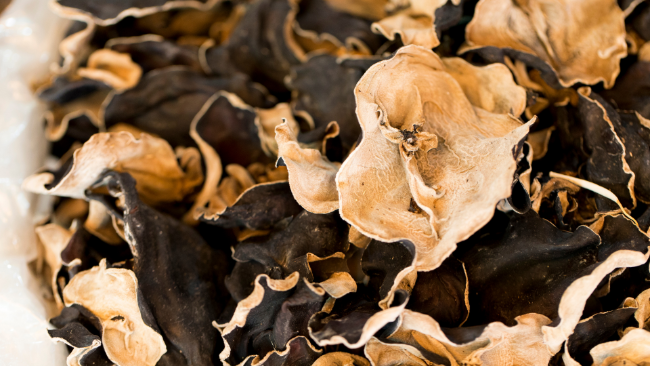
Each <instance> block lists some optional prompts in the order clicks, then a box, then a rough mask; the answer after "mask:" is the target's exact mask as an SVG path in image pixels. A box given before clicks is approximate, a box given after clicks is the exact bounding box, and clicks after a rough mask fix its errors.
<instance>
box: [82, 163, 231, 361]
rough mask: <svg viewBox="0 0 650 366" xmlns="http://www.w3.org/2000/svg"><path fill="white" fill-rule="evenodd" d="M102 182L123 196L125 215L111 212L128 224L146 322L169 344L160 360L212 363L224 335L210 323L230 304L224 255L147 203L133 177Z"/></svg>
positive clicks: (106, 178) (118, 175)
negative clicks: (140, 197) (139, 192)
mask: <svg viewBox="0 0 650 366" xmlns="http://www.w3.org/2000/svg"><path fill="white" fill-rule="evenodd" d="M99 182H103V183H104V184H106V186H107V187H108V188H109V191H110V192H112V193H113V194H119V195H121V196H122V197H123V198H124V209H123V211H122V212H120V211H119V210H116V208H114V207H109V210H111V211H112V212H116V214H117V215H120V216H122V218H123V220H124V226H125V227H124V231H125V235H126V238H127V241H128V243H129V245H130V246H131V249H132V252H133V258H134V263H133V271H134V272H135V275H136V277H137V279H138V286H139V290H140V291H141V293H142V295H143V299H142V301H143V305H141V306H140V310H141V312H142V314H143V319H144V321H145V323H146V324H147V325H149V326H150V327H152V328H153V329H159V330H160V331H159V333H160V334H162V336H163V339H164V340H165V344H166V345H167V353H166V354H165V355H163V356H162V358H161V360H160V362H162V363H163V364H176V365H178V364H187V365H212V364H213V363H214V362H216V359H213V357H215V356H216V354H218V353H219V351H220V349H219V347H218V344H219V339H220V337H219V333H218V331H217V330H216V329H215V328H214V327H212V325H211V322H212V321H213V320H215V319H217V317H218V316H219V314H220V313H221V311H222V310H223V308H224V306H225V304H226V302H227V301H228V293H227V290H226V288H225V286H224V285H223V283H224V277H225V273H226V271H227V270H228V263H227V258H226V256H225V254H224V253H222V252H218V251H215V250H213V249H212V248H211V247H210V246H209V245H208V244H206V243H205V241H204V240H203V239H202V238H201V236H200V235H199V234H198V233H197V232H196V231H194V229H192V228H190V227H189V226H186V225H184V224H183V223H181V222H179V221H177V220H175V219H174V218H172V217H169V216H166V215H164V214H161V213H159V212H157V211H155V210H154V209H152V208H151V207H149V206H147V205H145V204H144V203H142V202H141V201H140V199H139V197H138V194H137V191H136V189H135V184H136V182H135V180H134V179H133V178H132V177H131V176H130V175H129V174H128V173H116V172H112V171H109V172H106V173H105V175H104V176H103V177H102V179H100V180H99ZM91 198H94V199H96V198H97V196H94V195H92V196H91ZM100 202H102V203H106V199H103V200H100ZM148 309H150V314H151V316H148V315H147V314H149V311H148Z"/></svg>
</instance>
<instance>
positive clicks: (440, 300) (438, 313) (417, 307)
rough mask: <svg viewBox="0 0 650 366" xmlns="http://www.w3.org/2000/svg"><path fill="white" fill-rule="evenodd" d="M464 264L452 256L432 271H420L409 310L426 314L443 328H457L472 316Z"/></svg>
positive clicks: (409, 303)
mask: <svg viewBox="0 0 650 366" xmlns="http://www.w3.org/2000/svg"><path fill="white" fill-rule="evenodd" d="M467 288H468V283H467V274H466V273H465V267H464V264H463V263H462V262H461V261H459V260H458V259H456V258H454V257H449V258H447V259H445V261H444V262H442V265H441V266H440V267H438V268H436V269H435V270H433V271H430V272H419V273H418V279H417V281H416V282H415V286H414V287H413V291H411V298H410V300H409V302H408V304H407V305H406V308H407V309H411V310H414V311H417V312H419V313H422V314H427V315H429V316H431V317H432V318H433V319H435V320H436V321H437V322H438V323H439V324H440V326H441V327H458V326H460V325H461V324H462V323H463V322H464V321H465V320H466V319H467V317H468V316H469V308H468V304H467V303H466V296H465V291H466V290H467Z"/></svg>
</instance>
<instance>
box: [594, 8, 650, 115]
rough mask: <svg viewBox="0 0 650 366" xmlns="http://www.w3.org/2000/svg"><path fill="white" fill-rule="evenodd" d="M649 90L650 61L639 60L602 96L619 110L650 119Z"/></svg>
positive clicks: (602, 93) (603, 92)
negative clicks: (633, 112)
mask: <svg viewBox="0 0 650 366" xmlns="http://www.w3.org/2000/svg"><path fill="white" fill-rule="evenodd" d="M648 9H650V7H649V8H648ZM649 90H650V61H641V60H639V61H637V62H635V63H634V64H632V65H631V66H630V67H629V68H628V69H627V70H625V71H624V72H623V73H622V74H621V75H619V77H618V79H617V80H616V84H614V87H613V88H611V89H609V90H604V91H602V92H601V95H602V96H603V98H605V100H607V101H608V102H612V103H614V105H615V106H616V107H617V108H618V109H622V110H629V111H637V112H639V114H641V115H642V116H643V117H645V118H650V93H649V92H648V91H649Z"/></svg>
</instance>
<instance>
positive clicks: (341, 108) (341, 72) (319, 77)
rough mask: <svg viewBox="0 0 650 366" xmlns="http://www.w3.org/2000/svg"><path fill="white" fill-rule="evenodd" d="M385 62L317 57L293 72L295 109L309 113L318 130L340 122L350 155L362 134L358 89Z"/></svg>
mask: <svg viewBox="0 0 650 366" xmlns="http://www.w3.org/2000/svg"><path fill="white" fill-rule="evenodd" d="M381 60H382V59H381V58H379V57H368V58H355V59H345V60H338V59H337V57H335V56H332V55H317V56H314V57H311V58H310V59H309V60H308V61H307V62H305V63H304V64H301V65H298V66H295V67H293V68H292V69H291V75H290V78H289V81H288V86H289V89H291V90H292V92H293V93H294V102H295V109H296V110H302V111H306V112H307V113H309V115H310V116H311V117H312V118H313V120H314V125H315V129H323V130H324V129H325V128H326V127H327V125H328V124H329V123H330V122H331V121H336V122H337V123H338V124H339V127H340V134H339V136H340V138H341V143H342V145H343V149H344V151H345V154H346V155H347V152H348V151H349V150H350V149H351V148H352V146H353V145H354V143H355V142H356V141H357V139H359V136H360V134H361V127H360V126H359V122H358V121H357V115H356V102H355V99H354V87H355V85H356V84H357V82H358V81H359V79H360V78H361V76H362V75H363V73H364V72H366V70H368V68H370V66H372V65H373V64H375V63H376V62H379V61H381ZM299 138H300V137H299Z"/></svg>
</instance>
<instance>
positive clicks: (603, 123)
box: [554, 93, 634, 211]
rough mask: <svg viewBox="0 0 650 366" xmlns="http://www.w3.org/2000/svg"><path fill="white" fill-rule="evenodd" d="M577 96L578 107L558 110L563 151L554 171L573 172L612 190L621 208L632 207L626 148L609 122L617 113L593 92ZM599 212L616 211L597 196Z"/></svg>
mask: <svg viewBox="0 0 650 366" xmlns="http://www.w3.org/2000/svg"><path fill="white" fill-rule="evenodd" d="M578 94H579V102H578V106H577V108H574V107H571V106H567V107H558V108H557V110H556V112H557V120H556V123H555V126H556V128H557V130H556V131H557V132H558V135H559V138H560V141H561V146H562V150H561V151H556V154H555V156H556V157H557V158H559V159H558V160H557V161H556V163H555V166H554V170H555V171H557V172H567V171H569V172H574V173H579V175H580V176H581V177H582V178H584V179H587V180H589V181H591V182H593V183H596V184H598V185H600V186H602V187H605V188H607V189H609V190H610V191H612V192H613V193H614V194H615V195H616V197H618V199H619V200H620V201H621V203H622V204H623V206H625V207H629V208H632V207H634V201H633V197H632V191H631V187H630V183H631V180H632V179H633V173H632V171H630V170H629V167H628V166H627V164H626V162H625V160H624V156H625V147H624V145H623V143H622V141H621V139H620V137H619V136H618V135H617V134H616V131H615V129H614V125H613V124H612V122H610V121H618V120H617V118H618V116H617V114H616V112H615V111H614V110H613V109H611V107H609V106H608V105H607V103H606V102H604V101H603V100H602V99H601V98H600V97H598V96H597V95H596V94H595V93H590V95H583V94H582V93H578ZM596 203H597V207H598V209H599V211H610V210H614V209H618V206H617V205H616V204H615V203H614V202H612V201H610V200H609V199H606V198H604V197H601V196H597V197H596Z"/></svg>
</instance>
